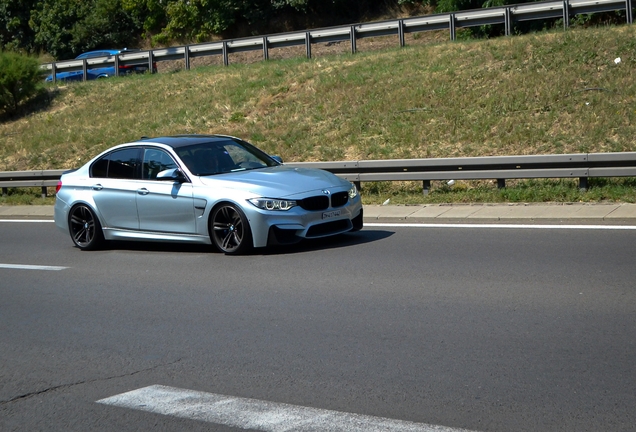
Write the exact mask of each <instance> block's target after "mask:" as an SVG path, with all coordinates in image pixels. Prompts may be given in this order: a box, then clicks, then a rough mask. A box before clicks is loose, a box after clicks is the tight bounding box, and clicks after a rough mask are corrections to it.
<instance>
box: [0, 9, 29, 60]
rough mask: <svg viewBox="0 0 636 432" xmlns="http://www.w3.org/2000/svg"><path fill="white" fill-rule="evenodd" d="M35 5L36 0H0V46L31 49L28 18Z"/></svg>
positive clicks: (11, 48) (13, 48)
mask: <svg viewBox="0 0 636 432" xmlns="http://www.w3.org/2000/svg"><path fill="white" fill-rule="evenodd" d="M36 5H37V0H0V48H4V49H9V50H14V51H15V50H20V49H24V50H32V49H33V38H34V34H33V31H32V30H31V28H30V27H29V18H30V17H31V10H32V9H35V7H36Z"/></svg>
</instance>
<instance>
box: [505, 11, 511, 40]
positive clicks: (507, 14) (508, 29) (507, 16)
mask: <svg viewBox="0 0 636 432" xmlns="http://www.w3.org/2000/svg"><path fill="white" fill-rule="evenodd" d="M504 21H505V26H506V36H510V35H511V34H512V14H511V13H510V8H509V7H508V8H506V12H505V13H504Z"/></svg>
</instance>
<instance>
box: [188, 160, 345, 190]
mask: <svg viewBox="0 0 636 432" xmlns="http://www.w3.org/2000/svg"><path fill="white" fill-rule="evenodd" d="M199 178H200V179H201V182H202V183H203V184H204V185H207V186H214V187H223V188H227V189H235V190H242V191H246V192H252V193H254V194H256V195H258V196H262V197H269V198H286V197H290V196H292V195H296V194H303V193H306V192H310V191H315V190H321V189H324V188H334V187H342V188H347V187H348V186H349V185H350V183H349V182H348V181H347V180H343V179H341V178H339V177H338V176H336V175H334V174H332V173H330V172H328V171H323V170H319V169H313V168H295V167H287V166H283V165H280V166H275V167H270V168H261V169H255V170H247V171H236V172H232V173H227V174H217V175H213V176H205V177H199Z"/></svg>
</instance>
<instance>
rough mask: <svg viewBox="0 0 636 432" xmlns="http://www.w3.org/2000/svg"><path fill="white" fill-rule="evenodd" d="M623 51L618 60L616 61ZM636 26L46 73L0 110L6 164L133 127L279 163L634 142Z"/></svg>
mask: <svg viewBox="0 0 636 432" xmlns="http://www.w3.org/2000/svg"><path fill="white" fill-rule="evenodd" d="M617 57H621V59H622V62H621V63H620V64H618V65H617V64H615V63H614V59H615V58H617ZM635 69H636V26H633V25H631V26H620V27H604V28H588V29H570V30H568V31H555V32H546V33H539V34H532V35H525V36H514V37H507V38H498V39H491V40H479V41H460V42H442V43H440V42H432V43H429V44H426V45H412V46H407V47H405V48H401V49H399V48H392V49H386V50H383V51H375V52H364V53H359V54H356V55H350V54H342V55H337V56H329V57H322V58H315V59H312V60H306V59H303V58H294V59H288V60H276V61H269V62H260V63H254V64H234V65H230V66H229V67H222V66H207V67H197V68H195V69H193V70H191V71H187V72H186V71H180V72H173V73H160V74H156V75H143V76H129V77H122V78H112V79H108V80H100V81H93V82H88V83H77V84H70V85H64V86H59V87H53V86H51V87H50V92H51V100H50V103H48V104H46V105H44V106H42V107H41V109H40V110H38V111H36V112H34V113H32V114H28V115H25V116H23V117H22V118H18V119H6V118H5V119H4V120H3V121H2V123H0V171H1V170H29V169H59V168H74V167H78V166H80V165H81V164H83V163H84V162H86V161H87V160H89V159H90V158H91V157H93V156H94V155H96V154H97V153H98V152H100V151H102V150H104V149H106V148H108V147H110V146H112V145H115V144H119V143H122V142H127V141H131V140H135V139H138V138H139V137H141V136H144V135H145V136H157V135H164V134H180V133H224V134H231V135H236V136H240V137H243V138H246V139H248V140H250V141H252V142H254V143H255V144H256V145H258V146H259V147H261V148H263V149H264V150H266V151H267V152H269V153H271V154H278V155H280V156H282V157H283V159H284V160H286V161H318V160H323V161H326V160H356V159H394V158H437V157H467V156H494V155H529V154H556V153H582V152H618V151H635V150H636V145H635V138H634V137H636V84H634V79H633V75H634V71H635ZM591 186H592V187H591V188H590V190H589V191H588V192H586V193H581V192H580V191H579V190H578V185H577V184H576V183H573V182H570V181H552V180H545V181H536V180H533V181H529V180H528V181H519V182H512V181H510V182H508V187H507V188H506V189H505V190H497V189H496V185H493V184H492V182H458V185H456V186H455V187H454V188H452V189H451V188H448V187H446V186H444V183H442V182H434V183H433V188H432V191H431V194H429V195H428V197H426V198H425V197H423V196H422V194H421V184H419V183H396V184H393V183H389V184H363V187H364V189H363V197H364V199H365V202H373V201H374V200H377V201H380V202H381V201H384V199H386V198H387V197H393V198H392V201H394V202H400V201H402V202H409V201H415V202H441V201H445V202H449V201H460V202H469V201H470V202H473V201H494V202H497V201H566V200H567V201H597V200H617V201H626V202H634V200H635V192H634V182H633V180H632V179H624V180H620V179H619V180H612V181H610V182H601V181H598V182H591Z"/></svg>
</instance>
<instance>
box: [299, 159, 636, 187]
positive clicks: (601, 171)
mask: <svg viewBox="0 0 636 432" xmlns="http://www.w3.org/2000/svg"><path fill="white" fill-rule="evenodd" d="M286 165H290V166H297V167H308V168H319V169H324V170H326V171H330V172H332V173H334V174H336V175H338V176H340V177H342V178H345V179H347V180H349V181H351V182H353V183H355V184H356V186H358V187H360V186H361V183H362V182H376V181H422V188H423V192H424V194H427V193H428V191H429V190H430V188H431V181H432V180H497V186H498V187H499V188H503V187H505V186H506V179H529V178H578V179H579V187H580V188H581V189H582V190H587V186H588V178H590V177H636V152H624V153H581V154H563V155H540V156H486V157H468V158H438V159H393V160H360V161H343V162H295V163H288V164H286Z"/></svg>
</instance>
